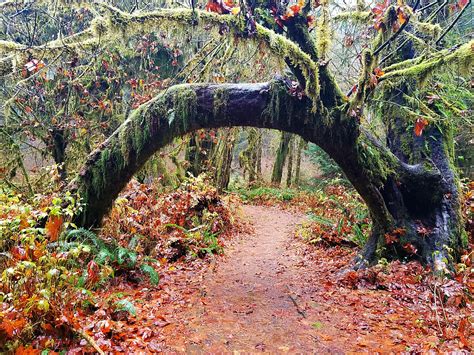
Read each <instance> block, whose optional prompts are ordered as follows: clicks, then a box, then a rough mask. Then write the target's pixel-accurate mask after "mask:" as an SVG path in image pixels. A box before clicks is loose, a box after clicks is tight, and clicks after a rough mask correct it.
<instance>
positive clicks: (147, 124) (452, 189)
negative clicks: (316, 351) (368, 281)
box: [69, 82, 462, 267]
mask: <svg viewBox="0 0 474 355" xmlns="http://www.w3.org/2000/svg"><path fill="white" fill-rule="evenodd" d="M223 93H225V95H226V97H227V98H228V99H227V100H226V101H225V102H222V100H215V97H216V95H219V96H221V95H222V94H223ZM216 105H223V106H219V107H217V108H216V107H215V106H216ZM311 107H312V104H311V102H310V100H307V99H306V98H303V99H301V100H299V99H298V98H295V97H293V96H291V95H290V94H288V92H287V90H286V86H285V85H284V84H282V83H280V82H274V83H271V84H225V85H180V86H176V87H174V88H171V89H169V90H167V91H166V92H165V93H163V94H161V95H159V96H158V97H157V98H155V99H154V100H152V101H151V102H149V103H147V104H144V105H142V106H141V107H140V108H139V109H137V110H136V111H134V112H133V113H132V114H131V116H130V117H129V118H128V119H127V120H126V121H125V122H124V123H123V124H122V125H121V127H119V129H117V131H116V132H114V134H113V135H112V136H111V137H109V138H108V139H107V140H106V141H105V142H104V143H102V144H101V145H100V146H99V147H98V149H96V150H95V151H94V152H93V153H92V154H91V155H90V156H89V159H88V160H87V162H86V163H85V165H84V167H83V168H82V170H81V172H80V174H79V175H78V177H77V178H76V179H75V180H74V181H73V182H72V183H71V184H70V186H69V189H70V190H71V191H72V192H78V193H79V194H80V196H81V197H82V198H83V201H84V202H85V206H84V208H83V210H82V212H81V215H79V216H78V217H77V219H76V220H75V222H76V224H77V225H80V226H84V227H87V228H89V227H91V226H97V225H99V224H100V222H101V220H102V218H103V217H104V215H105V214H106V213H107V211H108V210H109V209H110V207H111V206H112V203H113V201H114V199H115V198H116V197H117V195H118V194H119V192H120V191H121V190H122V188H123V187H124V186H125V185H126V183H127V182H128V181H129V180H130V178H131V177H132V176H133V174H134V173H135V172H136V171H137V170H138V169H139V168H140V167H141V166H143V164H144V163H145V162H146V161H147V160H148V158H149V157H150V156H151V155H152V154H154V153H155V152H156V151H157V150H158V149H160V148H162V147H164V146H165V145H167V144H169V143H170V142H171V141H172V140H173V139H174V138H175V137H178V136H183V135H185V134H187V133H189V132H193V131H196V130H198V129H202V128H219V127H234V126H251V127H256V128H271V129H278V130H281V131H286V132H291V133H294V134H298V135H300V136H301V137H302V138H303V139H305V140H308V141H310V142H313V143H315V144H317V145H319V146H320V147H321V148H322V149H323V150H325V151H326V152H327V153H328V154H329V156H330V157H332V158H333V159H334V160H335V161H336V163H338V164H339V166H340V167H341V169H342V170H343V172H344V173H345V175H346V176H347V178H348V179H349V181H350V182H351V183H352V184H353V186H354V187H355V189H356V190H357V191H358V192H359V194H360V195H361V196H362V197H363V199H364V201H365V202H366V204H367V206H368V208H369V210H370V215H371V217H372V222H373V229H372V232H371V236H370V237H369V240H368V242H367V244H366V246H365V248H364V250H363V252H362V253H361V256H360V257H359V258H358V263H357V266H358V267H360V266H365V265H368V264H370V263H373V262H376V260H377V258H379V257H389V258H394V257H403V256H407V257H417V258H420V259H421V260H422V261H423V262H425V263H430V264H435V266H437V267H442V265H443V263H449V261H450V257H451V256H452V257H454V258H455V257H456V256H457V252H458V251H459V250H460V247H461V244H462V242H461V241H462V223H461V219H460V216H459V213H458V211H459V194H458V192H457V191H458V190H457V186H456V180H455V177H454V175H453V172H452V169H451V166H450V161H449V154H448V153H449V151H451V150H450V149H446V148H447V147H450V145H449V144H447V142H448V141H444V137H445V136H444V135H443V134H441V133H440V132H439V131H436V130H435V128H432V129H433V131H431V132H429V134H427V135H426V137H429V136H431V135H434V138H435V139H433V140H430V141H429V142H428V145H429V147H431V148H430V152H431V159H424V160H423V161H420V162H419V163H416V164H408V163H406V162H404V161H403V160H402V159H401V158H399V157H398V156H397V155H396V154H393V153H392V152H391V151H390V150H389V149H388V148H387V147H385V146H384V145H382V144H381V143H380V142H379V141H377V140H376V139H374V138H373V137H372V136H371V135H370V134H369V133H367V132H366V131H364V130H363V129H362V128H361V127H360V125H359V121H358V120H357V119H354V118H353V117H349V116H347V114H346V112H347V110H344V109H343V110H341V111H338V110H333V111H332V112H331V116H330V117H328V116H325V115H326V114H327V113H321V112H312V111H311ZM223 111H225V114H224V115H223V114H221V113H222V112H223ZM170 115H172V116H170ZM444 134H446V132H445V133H444ZM389 145H390V144H389ZM395 145H396V143H394V144H393V146H395ZM423 227H426V228H427V229H426V230H425V229H423ZM415 249H416V251H415Z"/></svg>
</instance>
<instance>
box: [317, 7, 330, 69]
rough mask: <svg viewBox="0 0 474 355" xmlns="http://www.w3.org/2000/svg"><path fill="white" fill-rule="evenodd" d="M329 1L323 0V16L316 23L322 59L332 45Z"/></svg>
mask: <svg viewBox="0 0 474 355" xmlns="http://www.w3.org/2000/svg"><path fill="white" fill-rule="evenodd" d="M329 19H330V14H329V1H328V0H322V1H321V16H320V17H319V19H318V21H317V23H316V31H317V35H316V40H317V46H318V55H319V57H320V58H321V59H322V60H325V59H326V55H327V53H328V51H329V48H330V46H331V33H332V31H331V26H330V23H329Z"/></svg>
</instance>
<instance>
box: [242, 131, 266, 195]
mask: <svg viewBox="0 0 474 355" xmlns="http://www.w3.org/2000/svg"><path fill="white" fill-rule="evenodd" d="M246 131H247V147H246V148H245V149H243V150H242V151H241V152H240V154H239V162H240V166H241V167H242V168H243V170H244V178H245V175H246V174H247V173H248V184H249V186H252V185H255V183H256V182H257V181H258V180H260V178H261V175H260V174H259V170H260V172H261V167H259V164H261V156H260V159H259V154H260V155H261V152H260V151H261V149H262V147H261V145H262V144H261V139H262V137H261V133H260V132H259V130H258V129H256V128H253V127H251V128H248V129H247V130H246ZM259 152H260V153H259Z"/></svg>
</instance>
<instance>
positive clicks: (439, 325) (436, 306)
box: [433, 283, 444, 334]
mask: <svg viewBox="0 0 474 355" xmlns="http://www.w3.org/2000/svg"><path fill="white" fill-rule="evenodd" d="M436 286H437V284H436V283H435V284H434V290H433V292H434V303H435V304H434V309H435V313H436V321H437V322H438V327H439V331H440V332H441V334H444V332H443V328H442V327H441V323H440V321H439V318H440V317H439V314H438V305H437V299H438V295H437V292H436Z"/></svg>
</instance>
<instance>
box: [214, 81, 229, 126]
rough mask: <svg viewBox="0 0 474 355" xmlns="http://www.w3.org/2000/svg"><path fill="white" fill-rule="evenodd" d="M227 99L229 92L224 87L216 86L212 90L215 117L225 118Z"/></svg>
mask: <svg viewBox="0 0 474 355" xmlns="http://www.w3.org/2000/svg"><path fill="white" fill-rule="evenodd" d="M228 101H229V92H228V90H226V89H224V88H217V89H216V90H215V91H214V99H213V106H214V117H215V118H216V119H225V117H226V116H227V102H228Z"/></svg>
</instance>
